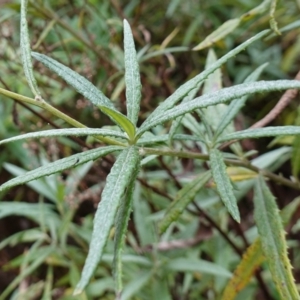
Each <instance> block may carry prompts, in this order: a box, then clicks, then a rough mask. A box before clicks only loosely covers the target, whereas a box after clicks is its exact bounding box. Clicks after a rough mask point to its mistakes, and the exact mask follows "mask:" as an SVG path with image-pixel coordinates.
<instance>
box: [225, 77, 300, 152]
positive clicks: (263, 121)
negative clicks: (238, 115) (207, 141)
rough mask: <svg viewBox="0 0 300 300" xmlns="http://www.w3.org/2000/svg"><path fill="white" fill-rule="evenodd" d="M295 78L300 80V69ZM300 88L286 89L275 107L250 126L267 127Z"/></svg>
mask: <svg viewBox="0 0 300 300" xmlns="http://www.w3.org/2000/svg"><path fill="white" fill-rule="evenodd" d="M294 79H295V80H300V71H299V72H298V73H297V75H296V77H295V78H294ZM298 92H299V90H296V89H290V90H286V91H285V93H284V94H283V95H282V96H281V98H280V99H279V101H278V102H277V104H276V105H275V106H274V107H273V109H272V110H271V111H270V112H269V113H268V114H267V115H266V116H264V117H263V118H262V119H261V120H259V121H258V122H256V123H255V124H253V125H252V126H251V127H250V128H251V129H254V128H262V127H265V126H266V125H267V124H269V123H270V122H272V121H273V120H274V119H275V118H276V117H277V116H278V115H279V114H280V113H281V112H282V111H283V110H284V109H285V108H286V107H287V106H288V105H289V104H290V102H291V101H292V100H293V99H294V98H295V97H296V96H297V94H298ZM235 142H237V140H233V141H230V142H226V143H224V144H222V145H221V146H220V147H219V149H220V150H221V149H224V148H226V147H228V146H230V145H232V144H233V143H235Z"/></svg>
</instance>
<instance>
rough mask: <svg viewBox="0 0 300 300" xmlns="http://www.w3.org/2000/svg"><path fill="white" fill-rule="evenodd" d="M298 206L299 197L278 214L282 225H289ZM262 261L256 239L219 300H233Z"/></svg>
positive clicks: (259, 246) (260, 249)
mask: <svg viewBox="0 0 300 300" xmlns="http://www.w3.org/2000/svg"><path fill="white" fill-rule="evenodd" d="M299 204H300V197H298V198H296V199H294V200H293V201H292V202H290V203H289V204H288V205H287V206H285V207H284V209H283V210H282V211H281V212H280V217H281V219H282V222H283V224H284V225H287V224H288V223H289V221H290V219H291V217H292V216H293V214H294V213H295V212H296V211H297V209H298V207H299ZM264 260H265V256H264V255H263V252H262V247H261V241H260V238H259V237H258V238H257V239H256V240H255V241H254V243H253V244H252V245H251V246H250V247H248V249H247V250H246V252H245V254H244V255H243V258H242V260H241V262H240V263H239V265H238V266H237V268H236V269H235V271H234V274H233V276H232V278H231V279H230V281H229V282H228V284H226V288H225V290H224V293H223V295H222V298H221V300H234V299H235V298H236V296H237V294H238V293H239V292H240V291H241V290H242V289H244V288H245V287H246V286H247V284H248V283H249V282H250V280H251V277H252V276H253V275H254V274H255V271H256V270H257V268H258V267H259V266H260V265H261V263H262V262H263V261H264Z"/></svg>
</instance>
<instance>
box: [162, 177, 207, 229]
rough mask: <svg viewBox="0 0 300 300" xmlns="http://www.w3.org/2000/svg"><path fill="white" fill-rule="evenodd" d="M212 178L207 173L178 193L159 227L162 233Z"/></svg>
mask: <svg viewBox="0 0 300 300" xmlns="http://www.w3.org/2000/svg"><path fill="white" fill-rule="evenodd" d="M210 178H211V172H210V171H207V172H205V173H203V174H201V175H199V176H197V177H196V178H195V179H194V180H193V181H191V182H189V183H188V184H186V185H185V186H184V187H183V188H182V189H181V190H180V191H179V192H178V193H177V195H176V197H175V200H174V201H173V202H172V204H171V205H170V206H169V208H168V209H167V211H166V213H165V216H164V218H163V220H162V221H161V223H160V225H159V229H160V231H161V232H165V231H166V229H167V228H168V227H169V226H170V224H171V223H172V222H174V221H176V220H177V219H178V218H179V216H180V215H181V214H182V212H183V211H184V210H185V208H186V207H187V206H188V205H189V203H190V202H191V201H193V200H194V198H195V195H196V194H197V193H198V192H199V191H200V190H201V189H202V188H203V186H204V185H205V184H206V183H207V181H208V180H209V179H210Z"/></svg>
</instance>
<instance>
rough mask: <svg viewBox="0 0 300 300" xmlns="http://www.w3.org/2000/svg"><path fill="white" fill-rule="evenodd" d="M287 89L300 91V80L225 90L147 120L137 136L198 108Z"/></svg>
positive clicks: (246, 85)
mask: <svg viewBox="0 0 300 300" xmlns="http://www.w3.org/2000/svg"><path fill="white" fill-rule="evenodd" d="M287 89H300V82H299V81H298V80H275V81H259V82H253V83H252V82H251V83H243V84H239V85H235V86H233V87H229V88H224V89H222V90H221V91H218V92H214V93H209V94H206V95H203V96H201V97H198V98H195V99H194V100H192V101H189V102H187V103H182V104H179V105H178V106H176V107H174V108H171V109H169V110H167V111H164V112H163V113H161V112H160V113H159V114H156V115H155V116H153V117H152V118H151V119H150V120H148V119H147V120H146V121H145V122H144V123H143V124H142V126H141V127H140V128H139V130H138V131H137V136H141V135H142V134H143V133H144V132H145V131H147V130H149V129H150V128H152V127H155V126H157V125H159V124H162V123H164V122H167V121H169V120H172V119H175V118H177V117H179V116H181V115H184V114H186V113H189V112H192V111H194V110H195V109H197V108H203V107H208V106H210V105H216V104H219V103H225V102H228V101H231V100H233V99H237V98H241V97H243V96H245V95H250V94H254V93H258V92H259V93H262V92H271V91H279V90H287Z"/></svg>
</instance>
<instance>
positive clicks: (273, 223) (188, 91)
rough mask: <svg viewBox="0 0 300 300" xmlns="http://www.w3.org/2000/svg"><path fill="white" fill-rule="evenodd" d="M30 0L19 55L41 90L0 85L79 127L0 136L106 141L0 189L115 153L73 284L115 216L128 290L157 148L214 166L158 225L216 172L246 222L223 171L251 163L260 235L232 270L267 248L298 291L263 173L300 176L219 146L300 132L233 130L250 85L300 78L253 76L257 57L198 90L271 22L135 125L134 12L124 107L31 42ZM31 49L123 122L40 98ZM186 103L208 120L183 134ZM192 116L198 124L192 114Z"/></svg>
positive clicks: (117, 271) (286, 291)
mask: <svg viewBox="0 0 300 300" xmlns="http://www.w3.org/2000/svg"><path fill="white" fill-rule="evenodd" d="M26 10H27V1H26V0H22V1H21V52H22V62H23V67H24V71H25V75H26V78H27V80H28V83H29V85H30V88H31V90H32V92H33V94H34V95H35V98H34V99H33V98H28V97H25V96H22V95H18V94H14V93H11V92H9V91H7V90H4V89H0V92H1V94H3V95H6V96H9V97H11V98H14V99H17V100H18V101H22V102H25V103H29V104H32V105H36V106H39V107H42V108H44V109H45V110H47V111H49V112H51V113H52V114H54V115H55V116H57V117H59V118H61V119H63V120H65V121H66V122H68V123H69V124H71V125H72V126H74V127H76V128H71V129H57V130H46V131H40V132H34V133H27V134H23V135H20V136H16V137H12V138H9V139H5V140H2V141H1V142H0V144H4V143H8V142H14V141H17V140H22V139H27V138H39V137H59V136H92V137H94V138H96V139H98V140H99V141H102V142H103V143H105V144H106V145H107V146H103V147H99V148H95V149H92V150H87V151H84V152H82V153H79V154H75V155H72V156H70V157H66V158H63V159H59V160H57V161H55V162H52V163H49V164H47V165H45V166H42V167H39V168H37V169H34V170H32V171H29V172H27V173H25V174H23V175H20V176H18V177H16V178H13V179H11V180H9V181H7V182H6V183H4V184H3V185H2V186H1V187H0V191H4V190H7V189H9V188H12V187H14V186H16V185H20V184H25V183H28V182H29V181H32V180H35V179H38V178H41V177H43V176H48V175H51V174H54V173H57V172H61V171H63V170H66V169H69V168H73V167H76V166H79V165H81V164H84V163H86V162H89V161H93V160H96V159H98V158H101V157H103V156H105V155H108V154H110V153H113V152H116V153H118V156H117V159H116V161H115V163H114V165H113V166H112V168H111V171H110V174H109V175H108V176H107V179H106V185H105V187H104V189H103V192H102V195H101V201H100V202H99V205H98V209H97V212H96V215H95V218H94V228H93V234H92V238H91V242H90V247H89V252H88V256H87V258H86V262H85V265H84V267H83V270H82V273H81V278H80V281H79V283H78V284H77V287H76V289H75V291H74V294H79V293H81V292H82V291H83V290H84V289H85V288H86V286H87V285H88V283H89V281H90V280H91V278H92V276H93V273H94V271H95V269H96V268H97V265H98V264H99V262H100V261H101V257H102V254H103V250H104V247H105V244H106V241H107V239H108V238H109V233H110V230H111V228H112V227H113V226H114V227H115V234H114V261H113V269H114V277H115V283H116V284H115V289H116V294H117V295H118V297H120V295H121V291H122V263H121V256H122V254H121V252H122V248H123V245H124V238H125V235H126V228H127V224H128V220H129V216H130V213H131V209H132V199H133V191H134V186H135V181H136V178H137V176H138V173H139V170H140V168H141V162H142V161H143V159H144V157H147V156H150V155H152V156H153V157H155V156H171V157H178V158H191V159H197V160H203V161H208V162H209V166H210V170H208V171H206V172H203V173H202V174H199V176H197V177H196V178H195V179H194V180H192V181H191V182H190V183H188V184H187V185H186V186H184V187H183V189H182V190H181V191H179V192H178V194H177V197H176V199H175V201H174V202H173V203H172V204H171V205H170V206H169V208H168V209H167V211H166V212H165V215H164V217H163V218H162V220H161V222H160V224H159V229H160V231H161V232H164V231H165V230H166V229H167V228H168V227H169V225H170V224H171V223H172V222H175V221H176V220H177V219H178V218H179V216H180V215H181V213H182V212H183V211H184V210H185V209H186V207H187V206H188V205H189V203H190V202H191V201H192V200H193V199H194V197H195V195H196V194H197V193H198V192H199V191H200V190H201V189H203V188H204V187H205V185H206V184H207V183H208V182H209V181H212V180H213V181H214V182H215V185H216V189H217V191H218V194H219V196H220V199H221V200H222V201H223V203H224V205H225V206H226V208H227V210H228V212H229V213H230V215H231V216H232V217H233V219H234V220H235V221H236V222H240V214H239V210H238V206H237V201H236V198H235V195H234V192H233V186H232V183H231V180H230V177H229V175H228V173H227V167H228V166H230V165H234V166H242V167H243V168H247V169H249V170H251V171H252V172H254V174H255V176H254V177H255V185H254V197H253V200H254V206H255V213H254V215H255V221H256V224H257V227H258V232H259V238H258V239H257V240H256V241H255V242H254V243H253V245H252V246H251V247H249V249H248V250H247V255H245V257H244V259H243V260H242V262H241V264H240V265H239V266H238V268H237V271H236V273H237V274H239V275H238V276H241V274H242V273H243V271H244V270H245V269H246V268H247V270H248V273H249V274H253V273H254V270H255V268H257V267H258V265H259V264H260V263H261V262H262V260H261V259H259V258H261V257H263V255H264V256H265V257H266V259H267V261H268V265H269V269H270V272H271V274H272V278H273V281H274V282H275V284H276V287H277V289H278V293H279V295H280V296H281V297H282V299H298V298H299V295H298V291H297V288H296V285H295V283H294V279H293V275H292V271H291V265H290V262H289V260H288V256H287V246H286V240H285V236H284V229H283V225H282V221H281V217H280V214H279V210H278V208H277V204H276V201H275V198H274V197H273V195H272V193H271V192H270V190H269V188H268V185H267V184H266V181H265V180H266V179H271V180H275V181H278V182H281V183H282V184H287V185H289V186H293V187H296V188H299V186H298V185H297V183H296V182H293V181H290V180H288V179H285V178H283V177H280V176H277V175H276V174H274V173H271V172H268V171H266V170H263V169H260V168H259V167H257V166H254V165H252V164H251V163H250V162H248V161H247V160H245V158H243V160H241V159H240V158H238V157H237V156H232V157H231V158H230V159H228V158H226V157H224V154H223V153H222V151H221V150H220V148H221V147H220V146H222V145H223V144H224V143H228V142H231V141H237V140H241V139H245V138H260V137H267V136H280V135H285V136H286V135H299V134H300V126H278V127H266V128H261V129H247V130H242V131H238V132H235V131H234V130H233V126H231V125H232V121H233V119H234V117H235V116H236V115H237V113H238V112H239V111H240V109H241V108H242V106H243V105H244V104H245V102H246V100H247V97H248V96H249V95H251V94H254V93H263V92H271V91H278V90H285V89H300V82H299V81H293V80H277V81H258V82H255V81H256V80H257V78H258V77H259V75H260V74H261V72H262V70H263V68H264V66H261V67H259V68H258V69H256V70H255V71H254V72H253V73H252V74H251V75H250V76H249V77H248V78H247V79H246V81H245V82H244V83H243V84H239V85H236V86H233V87H229V88H223V89H221V90H218V91H216V92H211V93H204V94H203V95H202V96H200V97H196V95H197V92H198V91H199V89H200V88H201V86H202V84H203V83H204V82H205V81H206V80H207V78H210V76H213V74H215V72H217V71H218V70H219V68H220V67H221V66H222V65H223V64H224V63H226V62H227V61H228V60H229V59H230V58H232V57H234V56H235V55H237V54H238V53H239V52H241V51H242V50H244V49H245V48H246V47H247V46H248V45H250V44H252V43H253V42H255V41H257V40H259V39H261V38H262V37H265V36H266V35H267V34H268V33H269V30H265V31H263V32H261V33H259V34H257V35H256V36H254V37H252V38H250V39H248V40H247V41H245V42H244V43H242V44H241V45H240V46H238V47H236V48H235V49H233V50H232V51H230V52H229V53H227V54H226V55H224V56H223V57H222V58H220V59H213V60H212V63H210V64H208V65H207V67H206V69H205V70H204V71H203V72H202V73H200V74H199V75H197V76H195V77H194V78H192V79H190V80H189V81H187V82H186V83H185V84H183V85H182V86H180V87H179V88H178V89H177V90H176V91H175V92H174V93H173V94H172V95H171V96H169V97H168V98H167V99H166V100H165V101H163V102H162V103H161V104H160V105H159V106H158V107H157V108H156V109H155V110H154V111H153V112H152V113H151V114H150V115H149V116H148V118H147V119H146V120H145V121H144V123H143V124H142V125H141V126H140V127H139V128H138V127H137V121H138V114H139V109H140V101H141V81H140V74H139V63H138V59H137V55H136V50H135V45H134V40H133V35H132V32H131V29H130V26H129V24H128V22H127V21H126V20H124V60H125V84H126V107H127V115H126V116H125V115H124V114H122V113H120V112H119V111H118V110H117V109H116V108H115V106H114V104H113V103H112V102H111V101H110V99H108V98H107V97H106V96H105V95H104V94H103V93H102V92H101V91H100V90H99V89H98V88H96V87H95V86H94V85H93V84H92V83H90V82H89V81H88V80H87V79H85V78H84V77H82V76H80V75H79V74H77V73H76V72H74V71H73V70H71V69H70V68H68V67H66V66H64V65H62V64H61V63H59V62H57V61H56V60H54V59H52V58H50V57H48V56H46V55H43V54H40V53H36V52H31V49H30V41H29V35H28V28H27V22H26ZM212 53H213V52H210V55H212V56H211V57H213V54H212ZM32 57H33V58H34V59H35V60H37V61H39V62H41V63H42V64H44V65H45V66H46V67H48V68H49V69H50V70H52V71H53V72H55V73H56V74H58V75H59V76H60V77H62V78H63V79H64V80H65V81H66V82H67V83H68V84H70V85H71V86H73V87H74V88H75V89H76V90H77V91H78V92H79V93H81V94H82V95H83V96H84V97H85V98H87V99H88V100H90V101H91V102H92V103H93V104H94V105H95V106H97V107H98V108H99V109H100V110H101V112H102V113H104V114H106V115H107V116H108V117H109V118H110V119H111V120H112V121H113V122H114V123H115V124H116V125H118V127H119V128H120V130H112V129H111V130H108V129H102V128H99V129H94V128H93V129H92V128H87V127H86V126H84V125H83V124H81V123H79V122H78V121H76V120H74V119H72V118H71V117H69V116H66V115H65V114H63V113H62V112H60V111H58V110H56V109H55V108H54V107H52V106H51V105H50V104H48V103H47V102H46V101H45V100H44V99H43V97H42V94H41V93H40V91H39V88H38V86H37V84H36V81H35V78H34V76H33V71H32V61H31V60H32ZM222 103H230V104H229V105H228V106H223V108H222V110H220V109H219V108H220V105H222ZM217 111H218V112H220V111H222V114H221V115H220V114H218V116H217V118H218V119H217V122H216V118H214V113H217ZM190 113H196V114H198V115H199V116H200V118H201V120H202V122H203V126H202V127H201V126H200V127H199V130H196V131H195V132H193V131H192V132H193V134H178V133H177V129H178V126H179V125H180V124H181V122H182V120H183V117H184V116H185V117H186V116H188V117H189V118H190V120H191V122H195V119H194V118H193V116H192V115H191V114H190ZM208 115H210V116H212V119H214V122H212V121H211V119H210V118H208V117H207V116H208ZM167 122H172V125H171V127H170V129H169V130H168V131H167V132H168V133H167V134H164V135H158V136H157V135H154V134H152V133H151V130H152V129H153V128H154V127H156V126H158V125H160V124H165V123H167ZM195 126H198V125H197V124H196V125H195ZM176 140H177V141H178V140H179V141H180V140H184V141H196V142H199V143H201V145H203V147H204V148H205V149H206V152H207V153H208V154H201V153H195V152H189V151H184V150H180V151H179V150H175V149H174V148H173V147H172V145H173V141H176ZM157 145H161V146H157ZM255 257H256V258H257V260H256V264H255V263H253V264H252V265H249V262H251V259H254V258H255ZM257 264H258V265H257ZM244 273H245V272H244ZM250 277H251V276H249V278H250ZM236 278H237V276H236V277H234V280H237V279H236ZM248 281H249V280H248ZM234 284H235V283H234V282H233V283H232V284H231V285H230V284H229V285H228V287H229V288H228V289H227V290H225V292H224V299H227V298H226V293H227V294H228V293H230V288H231V289H232V288H233V287H234Z"/></svg>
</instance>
